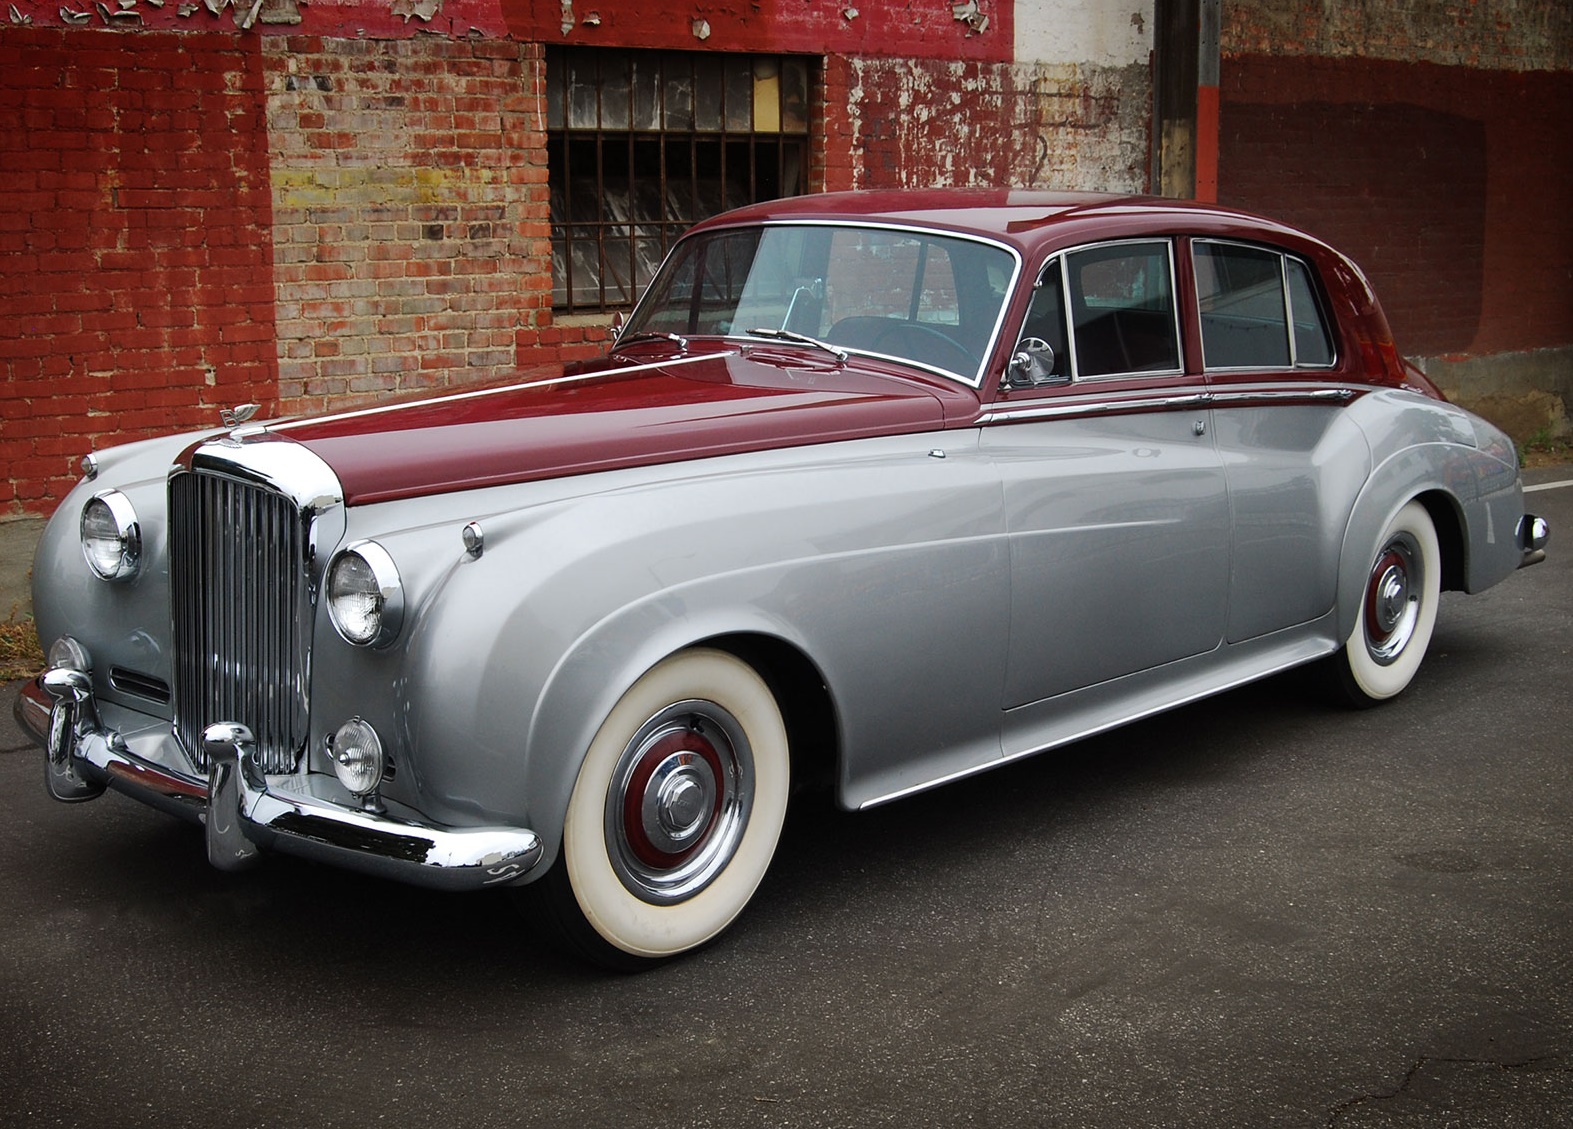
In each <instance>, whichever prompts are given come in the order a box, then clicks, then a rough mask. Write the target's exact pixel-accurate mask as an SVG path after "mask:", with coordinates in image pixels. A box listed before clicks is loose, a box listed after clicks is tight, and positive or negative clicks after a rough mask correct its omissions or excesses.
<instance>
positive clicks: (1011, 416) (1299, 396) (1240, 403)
mask: <svg viewBox="0 0 1573 1129" xmlns="http://www.w3.org/2000/svg"><path fill="white" fill-rule="evenodd" d="M1361 395H1364V392H1363V390H1361V389H1357V388H1262V389H1251V390H1243V391H1230V392H1214V391H1210V390H1209V391H1200V392H1190V391H1177V392H1172V393H1169V394H1167V395H1153V394H1150V393H1147V394H1141V393H1138V394H1135V395H1131V396H1121V397H1115V398H1110V399H1100V398H1097V397H1093V396H1087V397H1075V398H1066V399H1063V400H1060V401H1059V402H1057V403H1054V404H1042V405H1034V406H1032V407H1020V408H1005V409H1003V410H1001V409H995V410H993V411H987V412H984V413H983V415H982V416H981V417H979V419H978V423H979V424H990V423H1017V422H1020V421H1022V420H1034V419H1062V418H1064V417H1066V416H1090V415H1106V414H1108V413H1110V412H1161V411H1170V410H1173V409H1175V408H1239V407H1247V406H1249V405H1252V404H1286V403H1288V404H1295V403H1299V404H1319V403H1337V404H1347V403H1349V401H1351V400H1353V399H1355V398H1356V397H1358V396H1361Z"/></svg>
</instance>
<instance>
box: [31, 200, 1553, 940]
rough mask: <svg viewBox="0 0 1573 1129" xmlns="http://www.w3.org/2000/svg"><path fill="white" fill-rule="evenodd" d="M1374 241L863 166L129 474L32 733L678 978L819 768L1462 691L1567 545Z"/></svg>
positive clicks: (746, 883) (58, 542)
mask: <svg viewBox="0 0 1573 1129" xmlns="http://www.w3.org/2000/svg"><path fill="white" fill-rule="evenodd" d="M1546 536H1547V534H1546V528H1545V523H1544V522H1543V521H1541V520H1540V519H1538V518H1535V517H1533V516H1532V515H1528V514H1526V513H1525V512H1524V508H1523V495H1522V491H1521V486H1520V481H1519V475H1518V470H1517V460H1516V457H1515V451H1514V448H1513V446H1512V444H1511V443H1510V442H1509V440H1508V438H1507V437H1506V436H1505V435H1503V433H1502V432H1500V431H1498V430H1497V429H1496V428H1495V427H1493V426H1491V425H1490V424H1488V423H1486V422H1484V421H1483V420H1481V419H1479V418H1477V417H1475V416H1473V415H1471V414H1469V413H1468V412H1465V411H1463V410H1461V409H1459V408H1457V407H1454V406H1452V405H1450V404H1449V403H1447V402H1446V401H1445V400H1444V398H1443V397H1442V396H1441V395H1440V394H1439V393H1438V391H1437V390H1436V389H1435V388H1434V387H1433V386H1432V385H1431V384H1430V383H1429V382H1428V381H1427V380H1426V378H1425V377H1424V376H1423V375H1422V374H1420V373H1419V372H1418V371H1417V370H1415V369H1413V368H1411V367H1409V366H1408V365H1406V363H1405V362H1404V361H1403V360H1402V359H1401V357H1400V355H1399V353H1398V351H1397V349H1396V348H1395V345H1394V342H1393V339H1392V335H1391V333H1390V332H1389V329H1388V326H1387V323H1386V321H1385V319H1384V317H1383V315H1382V312H1381V309H1380V307H1379V305H1378V303H1377V300H1376V298H1375V296H1374V295H1373V294H1372V292H1371V289H1370V287H1369V286H1368V285H1367V283H1366V281H1365V279H1364V278H1363V277H1362V275H1361V273H1360V272H1359V270H1358V269H1357V268H1356V267H1355V266H1354V264H1353V263H1351V262H1350V261H1349V260H1348V259H1346V258H1344V257H1343V256H1342V255H1340V254H1338V253H1337V252H1335V251H1333V250H1332V249H1331V248H1329V247H1328V246H1326V245H1325V244H1324V243H1322V242H1320V241H1318V240H1316V239H1314V238H1312V237H1310V236H1308V235H1306V234H1304V233H1302V232H1299V231H1296V230H1293V229H1291V228H1289V227H1286V226H1283V225H1281V224H1277V223H1273V222H1271V221H1268V220H1263V219H1259V218H1255V217H1252V216H1248V215H1243V214H1240V213H1236V212H1232V211H1227V210H1223V209H1219V208H1211V207H1203V206H1198V205H1191V204H1182V203H1176V202H1172V201H1164V200H1154V199H1141V198H1128V197H1111V196H1096V195H1064V194H1050V193H1038V192H1016V191H944V192H941V191H929V192H883V193H867V194H831V195H819V196H808V197H802V198H797V199H791V200H784V201H778V202H774V203H770V204H763V205H758V206H754V207H750V208H745V209H743V210H740V211H734V212H731V213H728V214H725V215H722V216H719V217H717V218H715V219H712V220H709V221H707V222H705V223H702V224H700V225H698V226H697V227H695V228H694V229H693V230H692V231H691V232H690V233H689V234H687V235H686V236H685V237H684V238H683V239H682V240H680V241H679V242H678V243H677V244H676V245H675V246H674V248H673V249H672V251H671V253H670V254H669V255H668V257H667V259H666V261H665V263H664V264H663V265H662V267H661V269H660V271H659V273H658V274H657V275H656V277H655V278H654V280H653V281H652V283H651V285H650V287H649V288H648V290H647V292H646V294H645V295H644V297H643V299H642V300H641V301H640V303H639V305H638V306H637V307H636V308H635V310H634V311H633V314H632V316H631V317H630V319H629V320H628V322H627V324H626V325H625V326H623V327H622V329H621V332H620V335H619V336H618V338H617V340H616V342H615V343H614V345H613V347H612V348H611V351H610V353H609V355H608V356H607V357H606V358H605V359H604V360H603V361H601V362H598V363H595V364H591V365H587V366H584V367H580V368H575V369H571V370H569V371H566V372H564V373H562V374H561V375H559V376H555V377H551V378H542V379H530V380H522V381H520V382H517V383H512V384H507V385H500V386H486V387H474V388H471V389H467V390H465V391H462V392H458V393H455V394H451V395H444V396H438V397H435V398H429V399H425V400H419V401H413V402H390V403H384V404H378V405H376V406H372V407H366V408H362V409H360V410H354V411H346V412H343V413H341V414H337V415H330V416H326V417H322V418H315V419H291V420H283V421H275V422H256V421H247V422H240V421H238V420H236V419H235V418H233V417H232V418H231V419H230V421H229V424H228V425H227V426H226V428H225V429H224V430H221V431H215V432H213V433H209V434H204V435H199V436H180V437H173V438H168V439H159V440H152V441H148V442H143V443H137V444H133V445H130V446H126V447H120V448H116V449H113V450H107V451H103V452H100V453H97V454H95V455H93V456H90V457H89V458H88V459H87V460H86V462H85V468H84V478H83V481H82V482H81V483H80V484H79V485H78V486H77V487H76V488H75V490H73V492H72V493H71V494H70V496H69V497H67V498H66V500H65V502H64V503H63V504H62V505H61V507H60V509H59V511H58V514H57V516H56V517H55V518H54V520H53V521H52V522H51V523H50V525H49V527H48V529H47V532H46V533H45V535H44V537H43V539H42V542H41V544H40V546H39V550H38V557H37V563H36V567H35V570H34V576H35V586H34V607H35V616H36V620H37V623H38V627H39V631H40V636H41V638H42V639H44V640H46V641H47V642H48V643H49V644H50V652H49V653H50V667H49V669H48V670H47V671H46V672H45V673H44V674H43V675H42V676H41V677H40V678H39V679H38V680H37V681H36V682H34V683H30V684H29V685H28V686H27V687H26V688H25V689H24V691H23V693H22V695H21V697H20V698H19V700H18V703H17V712H18V714H19V716H20V717H21V718H22V719H23V720H24V722H26V723H27V724H28V725H29V726H30V727H31V728H32V730H33V731H34V732H35V733H36V734H37V735H38V737H39V740H40V742H41V743H42V744H44V745H45V747H46V749H47V754H46V756H47V780H48V784H49V788H50V790H51V792H52V793H53V794H54V795H55V796H56V797H57V798H58V799H61V800H67V801H72V800H83V799H88V798H91V797H94V796H97V795H99V794H100V793H101V792H103V791H104V789H105V788H106V786H107V787H110V788H114V789H116V790H118V791H121V792H123V793H125V794H127V795H130V796H133V797H135V798H137V799H140V800H142V801H144V802H147V803H149V804H153V805H155V806H157V807H160V808H163V809H165V810H167V811H170V812H173V813H175V814H177V815H181V816H185V817H188V818H190V819H192V820H195V821H199V822H201V823H202V824H203V825H204V826H205V828H206V833H205V840H206V847H207V852H208V857H209V858H210V859H211V861H212V862H213V863H214V864H215V865H217V866H219V867H223V868H226V869H239V868H242V867H245V866H247V865H249V864H251V863H252V862H253V861H255V860H256V859H257V858H258V857H259V855H261V854H264V853H266V852H268V851H272V850H278V851H287V852H291V853H294V854H296V855H300V856H304V857H306V858H309V859H316V860H320V861H323V862H327V863H332V864H336V865H341V866H345V867H350V868H353V869H357V870H361V871H366V872H369V873H372V874H377V875H384V876H387V877H390V878H395V879H402V880H405V881H409V882H415V883H420V884H424V885H428V886H434V887H440V888H445V889H454V890H459V889H479V888H485V887H493V886H496V887H512V888H517V890H518V893H519V894H520V895H522V896H523V897H524V898H526V899H527V900H528V903H529V906H530V908H531V911H532V912H533V913H535V914H536V915H537V916H538V918H539V919H540V920H541V921H543V922H544V923H546V924H547V926H548V927H549V928H550V929H551V930H552V931H554V932H555V934H556V935H557V936H558V937H559V938H561V939H562V940H564V941H565V942H567V943H568V944H569V945H570V946H571V947H573V948H574V949H575V950H576V951H579V952H581V953H583V954H584V955H586V956H588V957H590V958H592V959H594V960H598V961H601V962H603V963H607V964H610V965H614V966H622V967H640V966H642V965H644V964H647V963H650V962H655V961H659V960H662V959H665V958H669V957H671V956H674V955H676V954H679V953H683V952H685V951H688V950H691V949H694V948H696V947H698V946H701V945H703V944H705V943H706V942H708V941H710V940H711V939H713V938H714V937H716V936H717V935H718V934H720V933H721V931H722V930H724V929H725V928H726V927H727V926H728V924H729V923H731V922H732V921H733V920H734V919H735V918H736V916H737V915H738V913H739V912H741V911H742V909H743V908H744V906H745V905H746V904H747V903H748V901H749V899H750V897H751V896H752V895H753V894H754V892H755V890H756V888H757V887H758V885H759V883H760V880H761V878H762V877H763V875H764V873H765V870H766V867H767V866H768V865H769V863H770V861H771V857H772V855H773V854H774V853H775V850H776V845H777V839H778V836H779V834H780V832H781V828H782V821H783V818H784V816H785V813H786V809H787V801H788V798H789V796H790V795H791V794H792V793H793V791H794V789H797V788H799V787H801V786H804V785H808V784H811V783H826V784H828V786H829V787H830V789H831V790H832V791H833V794H834V796H835V799H836V800H837V801H838V802H839V803H840V804H841V805H843V806H845V807H846V808H850V809H856V808H866V807H870V806H872V805H875V804H882V803H886V802H888V801H890V800H894V799H897V798H899V797H902V796H906V795H909V794H911V793H913V792H917V791H919V790H922V789H926V788H931V787H933V786H935V785H937V784H942V783H944V782H946V781H950V780H955V779H957V778H958V777H963V776H968V775H971V774H973V773H977V772H980V771H982V770H984V769H988V768H993V767H995V766H997V765H1002V764H1006V763H1009V762H1010V761H1013V760H1015V759H1017V758H1020V757H1024V756H1029V755H1032V754H1034V753H1040V752H1043V751H1045V750H1048V749H1052V748H1055V747H1057V746H1061V745H1064V744H1065V743H1067V742H1070V741H1074V740H1076V739H1078V738H1080V737H1084V736H1087V735H1088V734H1092V733H1097V732H1100V731H1102V730H1107V729H1109V728H1111V727H1113V726H1118V725H1121V724H1123V723H1126V722H1129V721H1132V720H1133V719H1136V718H1141V717H1145V716H1148V715H1150V714H1153V713H1155V712H1157V711H1160V710H1165V709H1168V708H1170V707H1173V706H1177V705H1180V704H1181V703H1185V702H1190V701H1193V700H1195V699H1197V698H1199V697H1202V696H1204V695H1207V694H1213V693H1216V692H1219V691H1222V690H1226V689H1228V688H1230V687H1234V686H1238V685H1240V684H1242V683H1245V682H1248V681H1250V680H1252V679H1257V678H1261V677H1263V676H1266V675H1270V674H1272V673H1274V672H1276V671H1281V670H1285V669H1287V668H1290V667H1296V666H1300V665H1304V664H1313V663H1314V664H1320V667H1321V669H1322V671H1323V673H1324V674H1325V676H1326V677H1327V678H1328V680H1329V682H1330V684H1331V685H1332V686H1334V687H1335V688H1336V689H1337V692H1339V693H1340V694H1341V695H1342V696H1344V697H1345V698H1347V699H1348V700H1349V701H1351V702H1353V703H1355V704H1362V705H1363V704H1370V703H1373V702H1378V701H1381V700H1383V699H1388V698H1392V697H1393V696H1394V695H1396V694H1398V693H1400V692H1401V691H1402V690H1403V689H1404V688H1405V687H1406V686H1407V685H1408V684H1409V682H1410V681H1411V679H1412V678H1413V677H1414V676H1415V673H1416V669H1417V668H1418V667H1419V665H1420V662H1421V659H1422V657H1423V656H1424V654H1425V651H1426V646H1427V643H1428V641H1429V639H1430V637H1431V633H1432V626H1433V623H1434V621H1435V617H1436V614H1437V605H1438V597H1439V593H1440V592H1442V591H1443V590H1446V589H1461V590H1463V591H1467V592H1478V591H1480V590H1481V589H1484V588H1487V587H1490V586H1491V585H1493V584H1496V583H1498V582H1499V581H1501V580H1503V579H1505V578H1506V577H1507V576H1509V575H1510V574H1511V573H1512V572H1513V571H1514V570H1515V569H1517V568H1519V567H1521V566H1522V565H1524V564H1526V563H1531V562H1533V561H1535V560H1537V559H1539V558H1540V557H1542V556H1543V555H1544V545H1545V541H1546Z"/></svg>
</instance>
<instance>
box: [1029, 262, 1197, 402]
mask: <svg viewBox="0 0 1573 1129" xmlns="http://www.w3.org/2000/svg"><path fill="white" fill-rule="evenodd" d="M1175 243H1176V240H1175V237H1174V236H1172V235H1133V236H1127V237H1124V238H1120V239H1100V240H1096V241H1094V242H1091V243H1082V244H1078V245H1077V246H1074V247H1062V248H1060V249H1058V250H1056V251H1054V252H1053V253H1052V254H1051V255H1049V257H1048V258H1047V259H1046V260H1045V261H1044V264H1043V267H1042V269H1040V270H1039V271H1038V273H1037V276H1036V277H1037V280H1038V282H1039V283H1041V282H1042V281H1043V280H1044V279H1045V278H1046V277H1047V276H1048V272H1049V270H1050V269H1051V268H1056V267H1057V268H1058V276H1059V285H1060V306H1061V312H1062V313H1063V316H1064V319H1065V340H1066V342H1067V343H1068V347H1069V351H1070V360H1069V370H1070V379H1069V381H1066V382H1064V383H1058V384H1051V385H1045V386H1043V388H1042V391H1044V392H1064V391H1065V390H1066V389H1068V388H1075V387H1076V386H1077V385H1079V384H1087V383H1109V382H1114V381H1131V380H1172V379H1175V378H1178V377H1183V376H1185V375H1186V365H1185V333H1184V324H1183V322H1182V320H1181V313H1180V307H1181V306H1182V305H1183V304H1184V298H1185V296H1184V294H1183V293H1182V292H1181V290H1180V286H1179V265H1178V261H1177V260H1178V257H1179V256H1178V250H1177V247H1176V245H1175ZM1153 244H1161V245H1162V246H1163V247H1164V249H1165V252H1166V254H1167V258H1168V263H1169V304H1170V316H1171V320H1172V322H1173V330H1174V350H1175V361H1176V367H1174V368H1167V369H1138V370H1134V371H1122V372H1101V373H1096V374H1093V375H1084V374H1083V373H1082V371H1081V359H1080V353H1081V350H1080V348H1079V347H1078V343H1077V339H1076V311H1075V302H1074V301H1073V300H1072V298H1071V278H1070V257H1071V256H1072V255H1077V254H1081V253H1082V252H1085V251H1096V250H1102V249H1104V248H1109V247H1122V246H1137V245H1153ZM1034 289H1036V284H1035V286H1034ZM1031 308H1032V300H1031V298H1029V299H1028V303H1027V310H1028V312H1030V311H1031ZM1026 327H1027V322H1026V314H1023V316H1022V325H1021V329H1020V330H1019V331H1018V332H1017V335H1016V340H1017V341H1020V340H1021V335H1022V333H1024V332H1025V331H1026ZM1013 391H1016V392H1023V391H1028V390H1027V389H1013Z"/></svg>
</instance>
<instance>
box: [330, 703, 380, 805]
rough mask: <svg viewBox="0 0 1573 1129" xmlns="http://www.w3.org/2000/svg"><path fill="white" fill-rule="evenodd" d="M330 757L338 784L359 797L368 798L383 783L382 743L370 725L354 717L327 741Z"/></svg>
mask: <svg viewBox="0 0 1573 1129" xmlns="http://www.w3.org/2000/svg"><path fill="white" fill-rule="evenodd" d="M328 756H329V757H330V758H332V760H333V773H334V775H335V776H337V777H338V778H339V783H340V784H342V785H344V787H346V788H348V789H349V790H350V791H351V792H354V793H355V794H356V795H357V796H369V795H371V793H373V792H375V791H376V790H377V786H378V785H379V784H381V783H382V768H383V755H382V741H381V740H380V739H379V738H378V737H377V731H376V730H375V729H373V728H372V727H371V725H370V723H369V722H366V721H363V720H362V719H361V718H358V717H352V718H350V720H348V721H346V722H345V723H344V724H343V725H341V726H339V727H338V729H337V730H335V731H334V733H333V736H332V737H331V738H329V740H328Z"/></svg>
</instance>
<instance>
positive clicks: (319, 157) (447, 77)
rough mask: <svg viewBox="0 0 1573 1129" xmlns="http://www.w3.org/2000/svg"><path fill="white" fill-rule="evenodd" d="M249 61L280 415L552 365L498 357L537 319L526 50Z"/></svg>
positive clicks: (542, 162) (537, 189)
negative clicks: (273, 274)
mask: <svg viewBox="0 0 1573 1129" xmlns="http://www.w3.org/2000/svg"><path fill="white" fill-rule="evenodd" d="M264 52H265V58H266V69H267V84H268V114H269V123H270V127H271V131H272V138H273V146H274V154H273V183H274V189H275V213H274V218H275V228H274V239H275V241H276V244H277V264H278V265H277V280H278V310H279V313H278V346H279V352H280V355H281V361H280V382H279V400H280V403H279V408H280V410H282V411H285V412H291V413H293V412H305V411H315V410H320V409H323V408H327V407H329V406H343V405H344V404H346V403H350V402H353V401H354V400H355V399H357V398H364V397H367V396H371V395H375V394H380V393H385V392H389V391H393V392H399V391H405V390H409V389H441V388H445V387H449V386H451V385H453V384H455V383H458V382H473V381H478V380H487V379H491V378H494V377H497V376H500V375H507V374H509V373H511V372H513V371H514V367H515V363H516V360H517V362H518V363H520V364H523V365H525V366H531V365H533V364H535V363H536V362H537V361H538V360H544V361H548V362H550V361H554V360H556V359H557V358H555V357H546V358H536V357H534V356H533V355H526V356H519V355H517V354H516V348H515V336H516V333H517V332H518V331H519V329H520V327H524V328H525V329H526V330H532V331H533V330H535V329H536V328H538V327H539V326H541V325H543V324H549V323H550V320H551V316H550V304H551V277H550V267H549V256H550V244H549V236H548V230H547V207H548V203H547V191H546V138H545V133H544V132H543V131H544V99H543V90H544V76H543V67H544V64H543V62H542V51H541V47H540V46H539V45H538V44H522V43H515V42H511V41H507V40H486V39H477V40H450V39H445V38H439V37H422V38H416V39H405V40H396V41H386V40H384V41H378V40H369V39H366V40H362V39H321V38H315V37H306V36H291V37H288V38H274V39H270V40H268V41H267V44H266V46H265V48H264ZM529 336H530V335H529V334H526V337H525V340H526V341H528V340H529Z"/></svg>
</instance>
